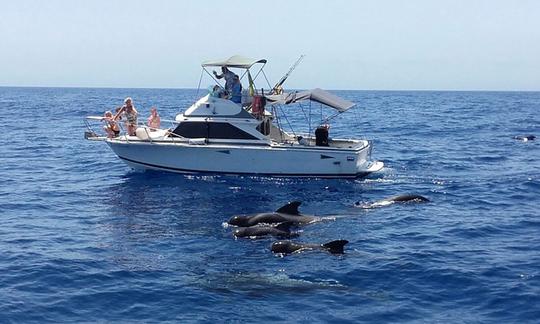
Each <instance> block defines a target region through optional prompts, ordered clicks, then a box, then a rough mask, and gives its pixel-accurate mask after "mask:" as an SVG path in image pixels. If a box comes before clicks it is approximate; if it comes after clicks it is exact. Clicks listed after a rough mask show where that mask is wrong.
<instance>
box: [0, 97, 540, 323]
mask: <svg viewBox="0 0 540 324" xmlns="http://www.w3.org/2000/svg"><path fill="white" fill-rule="evenodd" d="M336 93H337V94H338V95H341V96H343V97H345V98H347V99H349V100H351V101H353V102H355V103H357V108H355V109H353V110H352V111H350V112H346V113H344V114H342V115H340V116H338V117H337V118H335V119H334V120H332V128H331V129H330V136H335V137H361V138H368V139H371V140H373V143H374V148H373V153H372V157H373V159H375V160H380V161H383V162H384V163H385V168H384V169H383V171H382V172H380V173H379V174H374V175H372V176H370V177H368V178H364V179H355V180H337V179H301V178H300V179H287V178H266V177H260V178H259V177H248V176H219V175H215V176H213V175H180V174H171V173H161V172H144V173H143V172H134V171H132V170H131V169H129V168H128V167H127V166H126V165H125V164H124V163H123V162H121V161H120V160H119V159H118V158H117V157H116V156H115V155H114V154H113V153H112V151H111V150H110V149H109V148H108V146H107V145H106V144H104V143H100V142H90V141H86V140H85V139H84V138H83V133H84V130H85V125H84V117H85V116H87V115H101V114H103V112H104V111H105V110H113V109H114V108H115V107H116V106H118V105H121V104H122V102H123V99H124V98H125V97H127V96H131V97H132V98H133V100H134V104H135V106H136V107H137V108H138V110H139V112H140V114H141V115H142V116H147V115H148V113H149V109H150V107H151V106H157V108H158V110H159V112H160V114H161V117H162V119H173V118H174V116H175V115H176V114H177V113H179V112H182V111H184V110H185V109H186V108H187V107H188V106H189V105H190V104H191V103H192V102H193V101H194V100H195V99H196V91H195V90H182V89H97V88H11V87H0V112H1V114H0V116H1V117H0V126H1V128H2V129H4V131H5V132H4V134H3V135H2V136H1V145H0V214H1V216H0V273H1V274H2V275H1V276H0V322H2V323H21V322H39V323H43V322H104V321H105V322H107V321H114V322H126V323H133V322H157V321H171V322H180V323H186V322H217V323H222V322H251V323H255V322H257V323H260V322H303V323H305V322H330V323H332V322H334V323H359V322H373V323H384V322H411V323H418V322H428V323H433V322H441V323H448V322H449V323H477V322H501V323H538V321H539V320H540V252H539V251H540V213H539V206H540V204H539V202H540V163H539V161H540V153H539V152H540V150H539V149H540V140H539V139H537V140H535V141H529V142H523V141H519V140H516V139H514V138H513V137H514V136H516V135H525V134H535V135H536V136H539V135H540V117H539V114H538V113H539V112H540V93H539V92H431V91H336ZM290 113H291V114H292V115H293V116H292V117H291V123H292V124H295V123H298V122H299V120H300V117H301V113H300V112H299V111H296V112H295V111H294V110H291V111H290ZM141 120H143V119H141ZM404 193H414V194H419V195H423V196H425V197H427V198H429V199H430V202H428V203H409V204H393V205H390V206H385V207H380V208H373V209H362V208H358V207H355V203H360V204H366V203H370V202H374V201H378V200H381V199H383V198H385V197H388V196H393V195H397V194H404ZM292 200H298V201H301V202H302V205H301V206H300V210H301V212H302V213H305V214H311V215H317V216H335V215H337V216H339V217H337V218H336V219H335V220H334V221H326V222H321V223H317V224H312V225H309V226H305V227H303V228H302V229H301V232H300V237H298V238H297V239H295V240H297V241H301V242H309V243H325V242H328V241H332V240H336V239H346V240H348V241H349V242H350V243H349V244H347V245H346V246H345V253H344V254H343V255H332V254H328V253H324V252H316V251H313V252H304V253H299V254H293V255H289V256H286V257H278V256H275V255H273V254H272V253H271V251H270V245H271V243H272V242H273V241H274V239H270V238H268V239H258V240H249V239H236V240H235V239H234V238H233V236H232V234H231V231H232V230H231V228H230V227H226V226H224V225H223V223H224V222H225V221H226V220H227V219H229V218H230V217H231V216H233V215H235V214H248V213H257V212H267V211H273V210H276V209H277V208H279V207H281V206H282V205H284V204H285V203H287V202H288V201H292Z"/></svg>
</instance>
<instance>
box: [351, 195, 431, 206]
mask: <svg viewBox="0 0 540 324" xmlns="http://www.w3.org/2000/svg"><path fill="white" fill-rule="evenodd" d="M428 201H429V199H427V198H426V197H424V196H420V195H410V194H406V195H397V196H392V197H388V198H385V199H383V200H379V201H376V202H374V203H371V204H361V203H360V202H359V201H357V202H355V203H354V205H355V206H357V207H360V208H366V209H368V208H376V207H383V206H388V205H391V204H394V203H405V202H428Z"/></svg>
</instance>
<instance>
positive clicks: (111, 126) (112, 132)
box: [103, 111, 120, 138]
mask: <svg viewBox="0 0 540 324" xmlns="http://www.w3.org/2000/svg"><path fill="white" fill-rule="evenodd" d="M103 121H104V122H105V126H103V129H104V130H105V131H106V132H107V137H108V138H114V137H118V135H120V127H118V123H117V122H116V121H115V120H114V119H113V114H112V112H110V111H106V112H105V115H103Z"/></svg>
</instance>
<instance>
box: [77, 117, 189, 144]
mask: <svg viewBox="0 0 540 324" xmlns="http://www.w3.org/2000/svg"><path fill="white" fill-rule="evenodd" d="M161 121H162V123H167V124H170V127H169V128H152V127H149V126H147V125H145V124H141V123H138V124H137V127H136V130H138V132H142V136H137V137H138V138H139V140H148V141H149V142H151V143H152V142H154V141H155V138H154V136H152V135H153V134H152V132H154V131H159V130H167V132H166V133H165V134H166V136H167V137H168V138H170V140H171V141H172V142H173V143H175V141H177V140H178V139H180V138H183V137H182V136H180V135H177V134H174V133H173V132H172V131H173V129H174V128H175V127H176V124H178V122H176V121H174V120H163V119H162V120H161ZM116 123H117V125H118V127H119V129H120V133H119V135H118V136H117V137H112V138H111V137H109V136H108V134H107V132H106V131H105V130H104V127H103V126H104V124H105V118H104V117H102V116H87V117H86V118H85V119H84V124H85V126H86V130H85V132H84V138H85V139H88V140H95V141H100V140H101V141H104V140H107V139H118V138H120V137H121V136H122V140H125V141H126V142H128V143H129V141H130V135H128V133H127V130H126V126H125V125H124V124H125V123H123V122H122V121H117V122H116ZM98 125H99V126H98Z"/></svg>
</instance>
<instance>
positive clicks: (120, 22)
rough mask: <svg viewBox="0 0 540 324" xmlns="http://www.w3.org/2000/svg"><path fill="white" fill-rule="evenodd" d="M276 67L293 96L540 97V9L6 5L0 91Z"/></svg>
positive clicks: (187, 81) (183, 84)
mask: <svg viewBox="0 0 540 324" xmlns="http://www.w3.org/2000/svg"><path fill="white" fill-rule="evenodd" d="M235 54H240V55H243V56H247V57H253V58H266V59H268V64H267V66H266V69H265V70H266V73H267V76H268V78H269V79H270V80H271V81H272V83H273V82H275V81H277V80H278V79H279V78H280V77H281V76H282V75H283V74H284V73H285V72H287V70H288V69H289V67H290V66H291V65H292V64H293V63H294V62H295V61H296V59H297V58H298V57H299V56H300V55H301V54H304V55H306V56H305V58H304V60H303V61H302V63H301V64H300V65H299V66H298V67H297V69H296V70H295V71H294V72H293V74H292V75H291V76H290V78H289V79H288V80H287V83H286V84H285V87H286V88H287V87H289V88H295V89H305V88H315V87H321V88H325V89H351V90H512V91H514V90H515V91H517V90H526V91H539V90H540V1H536V0H531V1H527V0H519V1H510V0H508V1H502V0H491V1H488V0H485V1H480V0H469V1H464V0H440V1H428V0H409V1H385V0H379V1H375V0H374V1H353V0H351V1H344V0H333V1H319V0H309V1H301V0H297V1H292V0H289V1H281V0H277V1H256V0H251V1H243V0H228V1H214V0H200V1H187V0H184V1H180V0H179V1H172V0H171V1H167V0H154V1H137V0H130V1H124V0H116V1H115V0H108V1H105V0H94V1H82V0H71V1H68V0H65V1H62V0H48V1H37V0H36V1H27V0H0V86H51V87H55V86H65V87H120V88H122V87H126V88H131V87H143V88H196V87H197V84H198V81H199V77H200V75H201V67H200V64H201V62H202V61H205V60H210V59H221V58H227V57H229V56H232V55H235Z"/></svg>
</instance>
